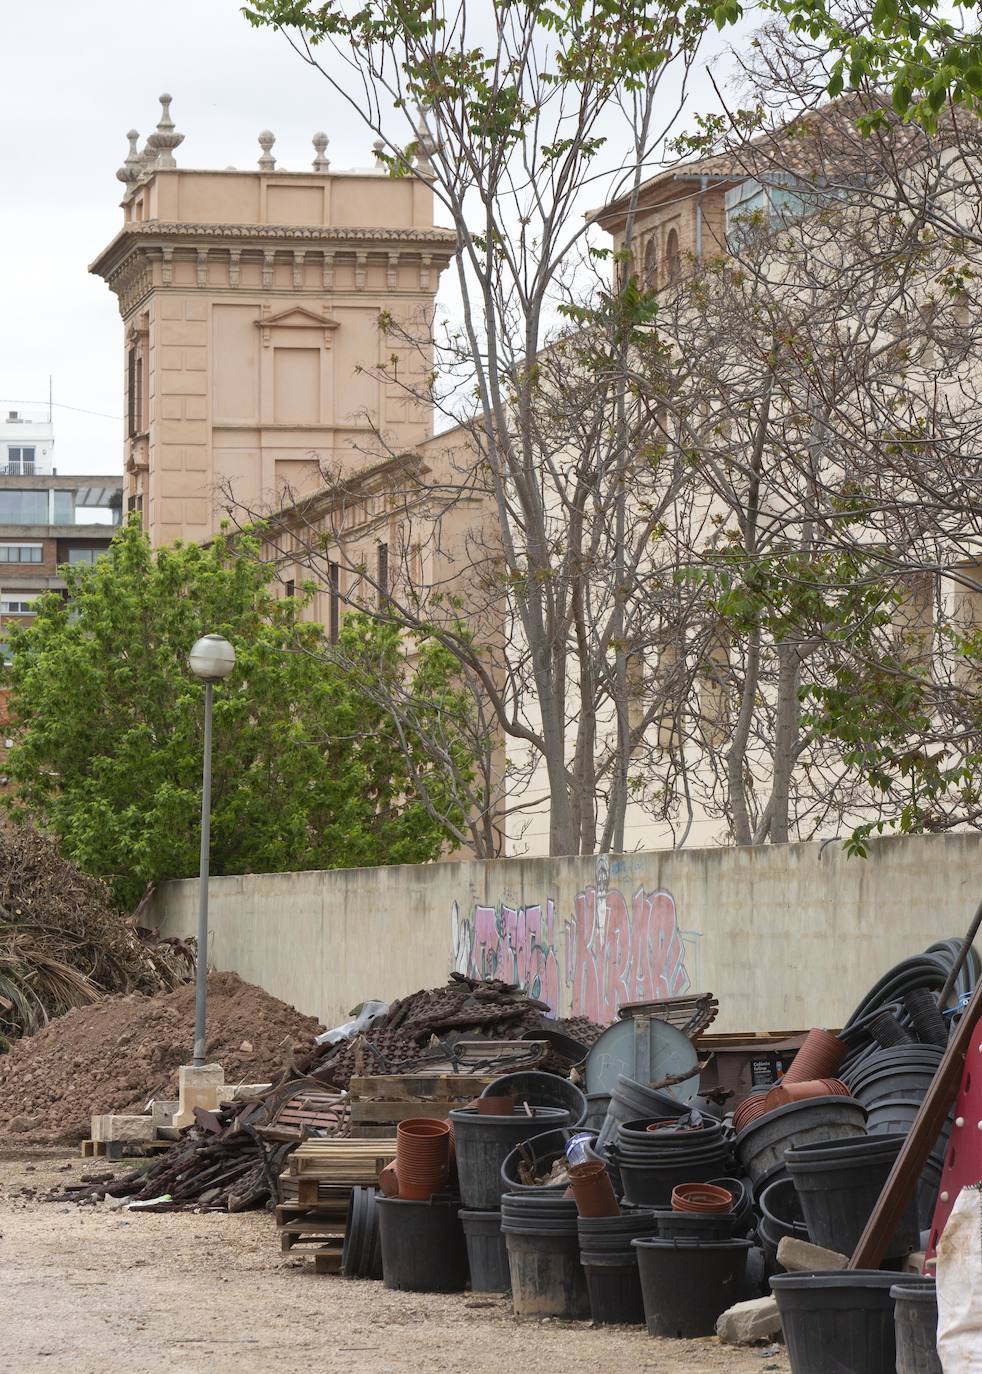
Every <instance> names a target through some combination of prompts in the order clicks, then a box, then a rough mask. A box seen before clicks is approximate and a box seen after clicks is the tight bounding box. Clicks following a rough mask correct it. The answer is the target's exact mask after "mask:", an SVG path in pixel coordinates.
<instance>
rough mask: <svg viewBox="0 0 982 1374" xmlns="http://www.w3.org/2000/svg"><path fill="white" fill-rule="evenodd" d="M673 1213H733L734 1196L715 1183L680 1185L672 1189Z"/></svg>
mask: <svg viewBox="0 0 982 1374" xmlns="http://www.w3.org/2000/svg"><path fill="white" fill-rule="evenodd" d="M672 1211H673V1212H714V1213H726V1212H732V1211H733V1194H732V1193H730V1192H727V1190H726V1189H725V1188H717V1187H716V1185H715V1184H714V1183H679V1184H677V1185H676V1186H675V1187H674V1188H673V1189H672Z"/></svg>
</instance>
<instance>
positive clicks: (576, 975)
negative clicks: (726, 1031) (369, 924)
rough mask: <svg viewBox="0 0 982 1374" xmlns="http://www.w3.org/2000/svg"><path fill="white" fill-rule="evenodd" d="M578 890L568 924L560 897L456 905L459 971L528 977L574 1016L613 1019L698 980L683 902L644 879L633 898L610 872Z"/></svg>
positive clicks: (527, 982) (540, 993)
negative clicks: (690, 966) (613, 882)
mask: <svg viewBox="0 0 982 1374" xmlns="http://www.w3.org/2000/svg"><path fill="white" fill-rule="evenodd" d="M597 876H598V880H599V881H598V882H597V883H596V884H595V885H593V886H590V887H586V888H583V889H582V890H581V891H580V892H577V893H576V895H575V897H574V899H573V910H572V912H571V914H570V915H569V917H567V918H565V919H564V920H563V921H562V923H561V928H560V923H559V921H558V920H557V916H556V904H555V902H554V900H553V899H552V898H550V899H548V900H547V901H546V903H545V905H544V906H542V905H541V904H538V905H535V906H519V905H517V904H516V905H509V904H508V903H507V902H499V903H498V904H497V905H496V906H486V905H481V904H479V903H478V904H476V905H474V906H473V907H472V908H471V911H470V913H469V914H468V913H466V912H462V911H461V907H460V904H459V903H458V902H454V903H453V906H452V910H451V921H452V927H453V958H454V968H455V969H456V970H457V971H458V972H460V973H465V974H467V975H468V976H469V977H472V978H502V979H504V980H505V981H506V982H509V983H518V984H520V985H521V986H522V987H524V988H526V989H527V990H528V991H529V993H530V994H531V995H532V996H533V997H537V998H539V999H540V1000H541V1001H543V1002H547V1003H548V1005H549V1007H550V1008H551V1010H552V1012H553V1015H559V1014H560V1013H561V1012H568V1013H569V1014H570V1015H572V1016H589V1017H590V1018H591V1019H592V1020H594V1021H600V1022H605V1021H612V1020H613V1019H614V1018H615V1017H616V1015H617V1009H618V1007H619V1006H621V1005H622V1004H623V1003H624V1002H638V1001H645V1000H648V999H651V998H656V997H675V996H679V995H680V994H682V993H684V992H686V991H688V989H689V987H690V986H691V982H690V977H689V972H688V970H687V968H686V944H685V939H684V938H683V934H682V932H681V930H680V929H679V923H678V915H677V912H676V909H675V899H674V898H673V896H672V894H671V893H670V892H666V891H665V890H664V889H662V888H658V889H655V890H649V889H648V888H646V887H645V886H644V885H643V884H642V885H640V886H638V887H637V888H635V889H634V891H633V892H632V893H631V895H630V896H629V897H627V896H625V895H624V893H622V892H621V891H620V890H619V889H618V888H616V887H610V886H608V883H609V868H608V867H607V865H606V863H604V864H603V865H601V864H598V875H597Z"/></svg>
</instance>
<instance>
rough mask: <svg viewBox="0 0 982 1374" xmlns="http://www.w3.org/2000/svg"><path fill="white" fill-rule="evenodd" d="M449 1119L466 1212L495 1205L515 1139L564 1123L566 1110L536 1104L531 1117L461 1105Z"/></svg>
mask: <svg viewBox="0 0 982 1374" xmlns="http://www.w3.org/2000/svg"><path fill="white" fill-rule="evenodd" d="M500 1081H503V1080H500ZM556 1081H557V1082H561V1081H562V1080H561V1079H557V1080H556ZM450 1120H451V1121H452V1123H453V1128H454V1139H455V1142H456V1148H457V1176H458V1178H459V1180H460V1198H461V1201H462V1202H463V1204H464V1206H465V1208H467V1209H468V1211H471V1210H473V1211H478V1212H487V1211H493V1210H494V1208H496V1207H497V1206H498V1205H499V1201H500V1198H501V1194H502V1191H503V1186H504V1185H503V1184H502V1180H501V1166H502V1164H504V1162H505V1160H506V1159H507V1158H508V1156H509V1155H510V1154H511V1152H512V1150H513V1149H514V1148H515V1146H516V1145H517V1144H518V1143H519V1141H523V1140H531V1139H532V1137H533V1136H537V1135H541V1134H542V1132H543V1131H547V1130H549V1128H550V1127H556V1126H566V1125H567V1124H568V1123H569V1112H568V1111H566V1110H565V1109H563V1108H560V1107H536V1108H534V1114H533V1115H532V1116H529V1115H527V1114H526V1113H525V1112H519V1111H515V1112H513V1113H512V1114H511V1116H482V1115H481V1114H480V1113H479V1112H478V1111H477V1109H476V1108H475V1107H464V1108H461V1109H460V1110H458V1111H453V1112H451V1113H450Z"/></svg>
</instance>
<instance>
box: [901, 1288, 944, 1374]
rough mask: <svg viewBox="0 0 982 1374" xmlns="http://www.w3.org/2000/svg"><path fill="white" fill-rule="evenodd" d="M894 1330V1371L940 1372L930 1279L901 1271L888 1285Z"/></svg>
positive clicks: (914, 1373)
mask: <svg viewBox="0 0 982 1374" xmlns="http://www.w3.org/2000/svg"><path fill="white" fill-rule="evenodd" d="M890 1296H891V1297H892V1298H893V1300H894V1304H895V1306H894V1319H895V1326H896V1332H897V1374H942V1370H941V1359H940V1356H939V1355H938V1293H937V1289H936V1287H935V1283H934V1279H926V1278H920V1277H918V1276H917V1275H916V1274H905V1275H904V1277H903V1278H902V1279H899V1280H898V1281H897V1282H896V1283H895V1284H894V1286H893V1287H892V1288H891V1289H890Z"/></svg>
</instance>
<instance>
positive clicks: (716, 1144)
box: [609, 1119, 733, 1207]
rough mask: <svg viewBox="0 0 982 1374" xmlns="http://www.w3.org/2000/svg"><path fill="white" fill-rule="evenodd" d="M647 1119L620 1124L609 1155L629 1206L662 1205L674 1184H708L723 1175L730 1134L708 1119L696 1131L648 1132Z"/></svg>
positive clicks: (729, 1158)
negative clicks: (712, 1179) (633, 1204)
mask: <svg viewBox="0 0 982 1374" xmlns="http://www.w3.org/2000/svg"><path fill="white" fill-rule="evenodd" d="M648 1124H649V1121H648V1120H644V1119H642V1120H641V1121H627V1122H621V1123H620V1125H619V1126H618V1128H617V1142H616V1145H614V1146H612V1147H610V1149H609V1155H610V1158H611V1159H612V1160H613V1162H614V1164H615V1165H616V1167H617V1170H618V1172H619V1174H620V1180H621V1184H622V1187H623V1192H624V1198H625V1200H626V1201H627V1202H630V1203H635V1204H638V1205H640V1206H644V1207H666V1206H668V1204H669V1203H670V1202H671V1200H672V1189H673V1188H674V1187H675V1185H676V1184H678V1183H708V1182H709V1180H710V1179H711V1178H718V1177H719V1175H720V1174H724V1173H726V1171H727V1169H728V1168H729V1166H730V1165H731V1163H732V1159H733V1151H732V1145H731V1142H730V1135H729V1132H728V1131H727V1130H726V1129H725V1128H724V1127H723V1126H722V1125H721V1124H720V1123H719V1122H718V1121H712V1120H708V1121H706V1123H705V1125H704V1126H703V1127H702V1128H701V1129H700V1130H685V1129H682V1128H676V1127H664V1128H662V1129H661V1130H657V1131H649V1130H647V1129H646V1127H647V1126H648Z"/></svg>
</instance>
